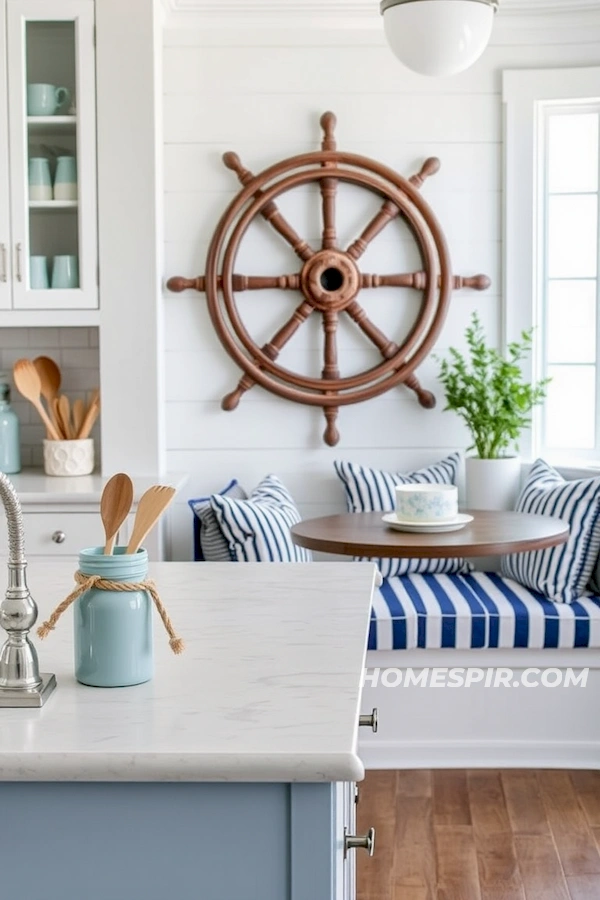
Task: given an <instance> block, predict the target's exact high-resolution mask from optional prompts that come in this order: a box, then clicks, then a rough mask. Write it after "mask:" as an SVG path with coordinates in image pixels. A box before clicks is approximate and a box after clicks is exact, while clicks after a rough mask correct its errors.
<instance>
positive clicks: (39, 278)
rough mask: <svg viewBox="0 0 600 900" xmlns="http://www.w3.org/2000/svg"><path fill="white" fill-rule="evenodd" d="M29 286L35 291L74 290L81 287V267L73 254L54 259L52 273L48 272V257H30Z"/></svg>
mask: <svg viewBox="0 0 600 900" xmlns="http://www.w3.org/2000/svg"><path fill="white" fill-rule="evenodd" d="M29 286H30V288H31V290H33V291H36V290H38V291H40V290H47V289H48V288H50V287H52V288H55V289H62V290H72V289H73V288H78V287H79V266H78V263H77V257H76V256H75V255H73V254H69V253H68V254H61V255H59V256H53V257H52V273H51V275H50V274H49V272H48V257H47V256H30V257H29Z"/></svg>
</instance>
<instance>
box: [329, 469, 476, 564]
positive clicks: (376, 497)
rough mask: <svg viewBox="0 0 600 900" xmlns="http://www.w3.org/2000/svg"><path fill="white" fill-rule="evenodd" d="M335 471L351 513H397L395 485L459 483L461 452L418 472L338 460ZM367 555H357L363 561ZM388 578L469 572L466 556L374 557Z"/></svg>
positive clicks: (374, 560)
mask: <svg viewBox="0 0 600 900" xmlns="http://www.w3.org/2000/svg"><path fill="white" fill-rule="evenodd" d="M334 466H335V471H336V473H337V476H338V478H340V479H341V481H342V483H343V485H344V490H345V492H346V504H347V507H348V511H349V512H382V513H384V512H393V511H394V509H395V508H396V494H395V487H396V485H398V484H456V481H457V478H458V472H459V468H460V453H451V454H450V456H447V457H446V458H445V459H442V460H441V461H440V462H438V463H434V464H433V465H431V466H427V467H426V468H425V469H418V470H417V471H416V472H407V473H400V472H382V471H381V470H380V469H370V468H368V467H367V466H359V465H356V463H351V462H337V461H336V462H334ZM365 558H366V557H356V559H357V560H359V561H363V560H364V559H365ZM372 562H375V563H376V564H377V566H378V567H379V571H380V572H381V574H382V576H383V577H384V578H390V577H392V576H393V575H410V574H418V575H424V574H431V575H438V574H442V573H444V574H447V573H457V572H469V571H471V566H469V565H468V563H466V562H465V560H464V559H373V560H372Z"/></svg>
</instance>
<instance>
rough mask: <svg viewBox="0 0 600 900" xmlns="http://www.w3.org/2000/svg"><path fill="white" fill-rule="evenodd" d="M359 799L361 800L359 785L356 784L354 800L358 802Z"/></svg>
mask: <svg viewBox="0 0 600 900" xmlns="http://www.w3.org/2000/svg"><path fill="white" fill-rule="evenodd" d="M359 800H360V791H359V789H358V785H357V784H355V785H354V802H355V803H358V801H359Z"/></svg>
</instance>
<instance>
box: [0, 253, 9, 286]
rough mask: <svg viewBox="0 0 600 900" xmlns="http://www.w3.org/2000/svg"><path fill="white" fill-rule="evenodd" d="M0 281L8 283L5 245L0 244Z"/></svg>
mask: <svg viewBox="0 0 600 900" xmlns="http://www.w3.org/2000/svg"><path fill="white" fill-rule="evenodd" d="M0 267H1V268H0V281H4V282H6V281H8V268H7V265H6V244H0Z"/></svg>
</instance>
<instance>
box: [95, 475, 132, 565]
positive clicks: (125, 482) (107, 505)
mask: <svg viewBox="0 0 600 900" xmlns="http://www.w3.org/2000/svg"><path fill="white" fill-rule="evenodd" d="M132 503H133V482H132V481H131V478H130V477H129V475H126V474H125V473H124V472H118V473H117V474H116V475H113V477H112V478H109V479H108V481H107V482H106V484H105V485H104V490H103V491H102V497H101V499H100V517H101V519H102V524H103V525H104V534H105V535H106V543H105V544H104V553H105V554H106V555H110V554H111V553H112V552H113V549H114V546H115V540H116V537H117V534H118V531H119V528H120V527H121V525H122V524H123V522H124V521H125V519H126V518H127V516H128V515H129V510H130V509H131V504H132Z"/></svg>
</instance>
